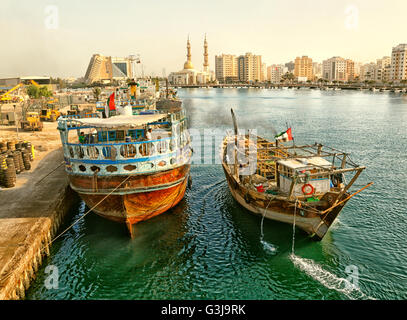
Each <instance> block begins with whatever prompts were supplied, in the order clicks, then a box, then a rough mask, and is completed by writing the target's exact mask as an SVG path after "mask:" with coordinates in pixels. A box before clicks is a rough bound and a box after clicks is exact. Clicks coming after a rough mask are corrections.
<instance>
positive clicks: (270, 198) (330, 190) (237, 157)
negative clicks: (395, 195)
mask: <svg viewBox="0 0 407 320" xmlns="http://www.w3.org/2000/svg"><path fill="white" fill-rule="evenodd" d="M232 118H233V123H234V132H229V133H228V134H227V136H226V137H225V138H224V140H223V142H222V145H221V148H220V157H221V161H222V166H223V170H224V172H225V176H226V179H227V183H228V186H229V189H230V192H231V194H232V196H233V197H234V199H235V200H236V201H237V202H238V203H239V204H240V205H242V206H243V207H244V208H246V209H247V210H249V211H250V212H252V213H254V214H258V215H260V216H264V217H265V218H268V219H271V220H275V221H280V222H284V223H289V224H293V223H295V226H297V227H298V228H300V229H302V230H304V231H305V232H306V233H308V234H309V235H310V237H311V238H313V239H315V240H321V239H322V238H323V237H324V235H325V234H326V233H327V231H328V228H329V227H330V226H331V225H332V223H333V222H334V220H335V219H336V217H337V216H338V215H339V213H340V212H341V210H342V209H343V208H344V206H345V205H346V203H347V202H348V201H349V199H350V198H352V197H353V196H354V195H356V194H357V193H359V192H360V191H362V190H363V189H365V188H367V187H369V186H370V185H371V184H372V183H373V182H371V183H369V184H368V185H366V186H364V187H363V188H362V189H360V190H358V191H356V192H355V193H353V194H350V193H349V189H350V187H351V186H352V185H353V184H354V182H355V181H356V180H357V179H358V177H359V175H360V174H361V173H362V171H363V170H364V169H365V168H366V167H364V166H358V165H356V164H355V163H354V162H353V161H351V160H350V158H349V154H348V153H345V152H342V151H339V150H336V149H334V148H331V147H327V146H323V145H322V144H317V143H315V144H313V145H301V146H298V145H294V143H293V144H292V145H291V146H289V145H288V144H287V143H284V142H283V141H282V139H281V138H283V137H286V138H288V140H291V139H290V135H291V133H290V131H291V130H290V129H289V130H287V131H286V132H284V133H283V134H281V135H280V136H279V137H278V138H276V141H269V140H267V139H264V138H262V137H259V136H257V135H252V134H238V130H237V123H236V119H235V116H234V113H233V110H232ZM349 174H350V175H352V177H351V178H350V180H349V182H346V178H347V176H348V175H349ZM345 175H346V176H345Z"/></svg>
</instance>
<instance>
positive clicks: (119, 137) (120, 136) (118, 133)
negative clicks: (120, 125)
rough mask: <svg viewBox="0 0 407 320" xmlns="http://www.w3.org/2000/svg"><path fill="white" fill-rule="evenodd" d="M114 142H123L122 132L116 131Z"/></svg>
mask: <svg viewBox="0 0 407 320" xmlns="http://www.w3.org/2000/svg"><path fill="white" fill-rule="evenodd" d="M116 140H117V141H123V140H124V130H117V131H116Z"/></svg>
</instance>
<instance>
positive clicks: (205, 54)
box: [203, 33, 209, 72]
mask: <svg viewBox="0 0 407 320" xmlns="http://www.w3.org/2000/svg"><path fill="white" fill-rule="evenodd" d="M203 71H205V72H208V71H209V61H208V42H207V41H206V33H205V41H204V63H203Z"/></svg>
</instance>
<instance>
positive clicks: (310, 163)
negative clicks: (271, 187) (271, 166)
mask: <svg viewBox="0 0 407 320" xmlns="http://www.w3.org/2000/svg"><path fill="white" fill-rule="evenodd" d="M277 166H278V170H277V183H278V186H279V189H280V191H281V192H283V193H287V194H290V193H291V195H292V196H304V195H306V196H307V195H309V196H311V195H313V194H318V193H325V192H328V191H330V188H331V179H330V176H329V174H327V170H329V169H330V168H332V163H331V162H329V161H327V160H326V159H324V158H322V157H312V158H292V159H284V160H279V161H277ZM318 173H320V175H318ZM311 174H312V175H313V176H312V177H309V175H311ZM315 174H316V176H315ZM299 175H301V177H297V176H299ZM304 176H305V177H304Z"/></svg>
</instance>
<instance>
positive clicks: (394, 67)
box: [391, 44, 407, 81]
mask: <svg viewBox="0 0 407 320" xmlns="http://www.w3.org/2000/svg"><path fill="white" fill-rule="evenodd" d="M391 79H392V80H393V81H401V80H407V44H399V45H398V46H396V47H393V49H392V52H391Z"/></svg>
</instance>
